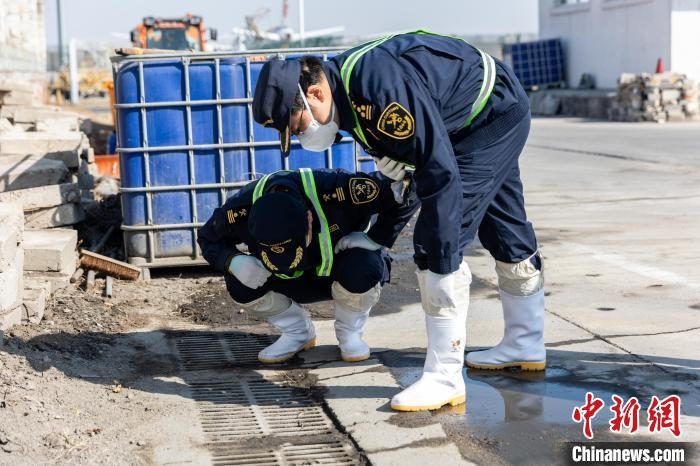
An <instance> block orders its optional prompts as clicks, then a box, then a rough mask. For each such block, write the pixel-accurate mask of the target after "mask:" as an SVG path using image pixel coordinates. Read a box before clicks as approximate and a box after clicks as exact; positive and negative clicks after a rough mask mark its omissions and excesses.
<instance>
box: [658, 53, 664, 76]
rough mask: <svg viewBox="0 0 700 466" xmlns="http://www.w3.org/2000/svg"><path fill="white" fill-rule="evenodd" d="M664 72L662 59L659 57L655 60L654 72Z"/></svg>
mask: <svg viewBox="0 0 700 466" xmlns="http://www.w3.org/2000/svg"><path fill="white" fill-rule="evenodd" d="M663 72H664V59H663V58H661V57H659V58H658V59H657V60H656V73H657V74H660V73H663Z"/></svg>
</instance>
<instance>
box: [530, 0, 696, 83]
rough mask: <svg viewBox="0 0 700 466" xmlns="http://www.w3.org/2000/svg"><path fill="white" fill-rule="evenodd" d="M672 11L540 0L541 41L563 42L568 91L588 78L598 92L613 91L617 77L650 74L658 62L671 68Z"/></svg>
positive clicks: (614, 2)
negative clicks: (642, 73)
mask: <svg viewBox="0 0 700 466" xmlns="http://www.w3.org/2000/svg"><path fill="white" fill-rule="evenodd" d="M671 6H672V2H671V0H590V1H588V2H585V3H579V4H574V5H561V1H560V0H540V11H539V14H540V38H542V39H549V38H557V37H558V38H561V39H562V43H563V46H564V53H565V58H564V59H565V61H566V72H567V82H568V85H569V86H571V87H575V86H577V85H578V83H579V80H580V78H581V75H582V74H583V73H591V74H593V75H594V76H595V78H596V82H597V86H598V87H599V88H614V87H615V86H616V84H617V78H618V77H619V76H620V73H623V72H630V73H641V72H654V70H655V67H656V60H657V59H658V58H662V59H663V60H664V64H665V65H666V66H667V67H668V66H669V65H670V61H671ZM696 43H697V42H696Z"/></svg>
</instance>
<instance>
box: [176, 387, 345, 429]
mask: <svg viewBox="0 0 700 466" xmlns="http://www.w3.org/2000/svg"><path fill="white" fill-rule="evenodd" d="M189 385H190V387H191V388H192V396H193V398H194V400H195V401H196V402H197V405H198V408H199V411H200V413H201V416H200V417H201V421H202V427H203V429H204V433H205V434H206V435H207V437H209V440H210V441H213V442H219V441H225V440H232V439H240V438H245V437H256V436H262V435H285V436H288V435H321V434H329V433H331V432H333V426H332V425H331V423H330V420H329V419H328V418H327V417H326V415H325V414H324V412H323V410H322V409H321V407H320V406H319V405H318V404H317V403H316V402H315V401H314V400H312V399H311V398H310V397H309V395H308V394H306V393H304V392H303V391H301V390H299V389H295V388H290V387H284V386H280V385H277V384H275V383H273V382H269V381H267V380H265V379H252V378H246V377H243V378H237V379H236V380H228V381H214V382H191V383H190V384H189Z"/></svg>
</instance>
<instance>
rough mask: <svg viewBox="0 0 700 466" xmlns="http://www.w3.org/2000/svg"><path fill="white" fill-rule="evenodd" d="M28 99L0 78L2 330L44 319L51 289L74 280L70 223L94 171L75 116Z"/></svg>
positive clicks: (79, 216)
mask: <svg viewBox="0 0 700 466" xmlns="http://www.w3.org/2000/svg"><path fill="white" fill-rule="evenodd" d="M30 97H31V96H30V94H29V91H28V90H27V91H26V92H25V90H24V89H23V87H22V85H21V83H20V84H16V83H9V84H8V83H6V82H2V81H0V104H2V106H1V107H0V225H2V227H1V228H0V329H3V328H7V327H9V326H10V325H14V324H17V323H18V322H19V321H22V320H24V321H30V322H35V323H36V322H39V321H40V320H41V318H42V317H43V313H44V308H45V306H46V302H47V299H48V298H49V297H50V295H51V293H53V292H55V291H56V290H57V289H59V288H62V287H65V286H67V285H68V284H69V283H70V277H71V276H72V274H73V273H74V272H75V270H76V268H77V264H78V254H77V252H76V247H77V240H78V235H77V231H76V230H74V229H73V225H75V224H77V223H79V222H81V221H83V220H84V219H85V212H84V210H83V207H82V205H83V202H84V199H83V198H84V197H85V195H86V193H90V190H91V189H92V188H93V182H92V180H93V179H94V175H95V174H96V170H95V164H94V154H93V151H92V149H91V148H90V144H89V141H88V139H87V137H86V136H85V135H84V134H83V133H82V132H81V131H80V129H79V128H80V119H79V117H78V115H77V114H75V113H71V112H66V111H62V110H60V109H59V108H56V107H48V106H35V105H27V102H30V100H31V101H35V99H30Z"/></svg>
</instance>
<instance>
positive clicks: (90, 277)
mask: <svg viewBox="0 0 700 466" xmlns="http://www.w3.org/2000/svg"><path fill="white" fill-rule="evenodd" d="M95 275H96V272H95V271H94V270H88V273H87V282H86V283H85V291H90V290H91V289H92V287H93V286H95Z"/></svg>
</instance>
